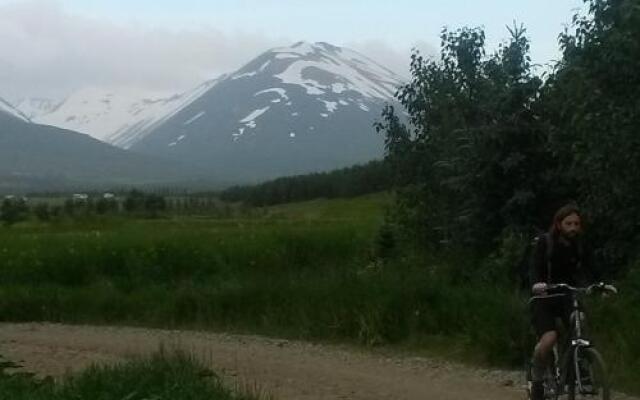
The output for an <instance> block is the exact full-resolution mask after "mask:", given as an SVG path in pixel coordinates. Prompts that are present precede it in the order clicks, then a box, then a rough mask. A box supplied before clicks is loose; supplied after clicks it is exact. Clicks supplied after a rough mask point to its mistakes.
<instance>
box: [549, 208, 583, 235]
mask: <svg viewBox="0 0 640 400" xmlns="http://www.w3.org/2000/svg"><path fill="white" fill-rule="evenodd" d="M582 222H583V221H582V213H581V212H580V209H579V208H578V206H577V205H576V204H573V203H570V204H567V205H566V206H564V207H562V208H560V209H559V210H558V211H556V214H555V215H554V216H553V222H552V223H551V228H550V229H549V231H550V233H551V234H552V235H553V236H554V237H559V236H563V237H565V238H566V239H574V238H576V237H577V236H578V235H580V234H581V233H582V228H583V226H582Z"/></svg>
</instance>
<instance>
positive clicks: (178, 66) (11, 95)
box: [0, 0, 434, 100]
mask: <svg viewBox="0 0 640 400" xmlns="http://www.w3.org/2000/svg"><path fill="white" fill-rule="evenodd" d="M299 39H300V38H287V37H274V36H269V35H265V34H260V33H242V32H234V33H232V34H230V33H227V32H223V31H221V30H219V29H216V28H215V27H212V26H208V27H207V26H201V27H196V28H193V29H183V30H176V29H169V28H153V27H150V26H145V25H140V24H135V23H133V22H131V23H116V22H113V21H109V20H107V19H102V18H100V19H97V18H92V17H88V16H82V15H75V14H72V13H70V12H69V11H68V10H65V9H64V7H63V6H62V5H60V4H59V3H57V2H56V1H55V0H30V1H26V2H25V1H20V2H13V3H6V2H5V3H0V97H5V98H8V99H10V100H16V99H18V98H21V97H35V96H41V97H57V98H60V97H62V96H65V95H67V94H68V93H70V92H71V91H73V90H76V89H79V88H81V87H86V86H98V87H109V88H112V87H123V86H125V87H135V88H139V89H145V90H156V91H161V92H173V91H180V90H186V89H187V88H190V87H192V86H195V85H197V84H199V83H201V82H202V81H204V80H206V79H210V78H214V77H216V76H218V75H220V74H222V73H226V72H230V71H233V70H235V69H237V68H239V67H241V66H242V65H243V64H244V63H246V62H248V61H250V60H251V59H252V58H254V57H256V56H257V55H258V54H260V53H261V52H263V51H265V50H267V49H269V48H271V47H277V46H285V45H288V44H291V43H293V42H295V41H297V40H299ZM346 45H347V46H349V47H352V48H354V49H355V50H358V51H360V52H362V53H363V54H365V55H367V56H369V57H371V58H372V59H374V60H376V61H378V62H380V63H381V64H383V65H385V66H387V67H388V68H390V69H392V70H394V71H396V72H397V73H399V74H401V75H404V76H408V70H409V61H410V59H409V56H410V48H409V47H407V48H395V47H393V46H391V45H390V44H388V43H385V42H383V41H379V40H368V41H360V42H347V43H346ZM414 46H415V47H418V48H420V49H421V50H422V51H423V52H426V53H427V54H429V53H432V52H433V51H434V48H433V47H432V46H430V45H429V44H427V43H424V42H419V43H415V44H414Z"/></svg>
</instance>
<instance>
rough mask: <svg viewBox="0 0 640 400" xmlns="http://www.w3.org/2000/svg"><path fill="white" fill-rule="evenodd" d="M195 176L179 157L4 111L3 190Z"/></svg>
mask: <svg viewBox="0 0 640 400" xmlns="http://www.w3.org/2000/svg"><path fill="white" fill-rule="evenodd" d="M194 176H197V175H196V173H195V171H194V170H193V169H190V168H187V167H183V166H179V165H178V164H177V163H175V162H170V161H167V160H162V159H157V158H154V157H151V156H145V155H140V154H136V153H133V152H128V151H125V150H123V149H120V148H117V147H114V146H111V145H109V144H106V143H103V142H100V141H98V140H96V139H93V138H91V137H90V136H87V135H83V134H80V133H77V132H73V131H68V130H64V129H60V128H56V127H52V126H43V125H37V124H33V123H30V122H29V121H28V120H26V119H25V118H24V116H22V115H20V114H16V112H15V111H12V110H10V109H9V108H7V109H3V110H0V193H3V192H6V191H10V190H12V189H24V190H37V189H40V190H41V189H60V188H63V187H67V188H72V187H85V188H86V187H94V188H98V187H107V186H109V185H111V186H116V185H133V184H141V183H147V184H154V183H155V184H162V183H168V182H181V181H185V180H187V179H193V177H194Z"/></svg>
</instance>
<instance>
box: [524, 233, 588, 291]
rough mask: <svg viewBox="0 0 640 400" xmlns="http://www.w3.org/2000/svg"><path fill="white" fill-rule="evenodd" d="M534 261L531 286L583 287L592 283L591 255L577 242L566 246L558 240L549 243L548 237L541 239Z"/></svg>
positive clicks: (538, 241) (543, 236)
mask: <svg viewBox="0 0 640 400" xmlns="http://www.w3.org/2000/svg"><path fill="white" fill-rule="evenodd" d="M549 245H551V248H550V249H549V248H548V247H549ZM533 257H534V260H533V268H532V271H531V282H532V283H536V282H546V283H566V284H569V285H572V286H585V285H588V284H590V283H593V282H594V281H595V274H594V268H593V257H592V251H591V249H590V248H589V247H588V246H587V245H586V244H585V243H583V242H582V241H581V240H580V239H579V238H578V239H576V240H572V241H571V242H570V243H569V244H566V243H565V242H564V241H561V240H558V239H557V238H553V239H551V238H550V236H549V234H548V233H546V234H544V235H541V236H540V237H539V238H538V240H537V244H536V247H535V250H534V254H533Z"/></svg>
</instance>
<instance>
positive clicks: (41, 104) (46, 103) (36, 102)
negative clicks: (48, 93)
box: [15, 97, 60, 120]
mask: <svg viewBox="0 0 640 400" xmlns="http://www.w3.org/2000/svg"><path fill="white" fill-rule="evenodd" d="M59 104H60V101H58V100H53V99H46V98H42V97H29V98H24V99H22V100H20V101H18V102H17V103H15V109H16V110H18V111H20V112H21V113H22V114H23V115H25V116H26V117H27V118H29V119H31V120H33V119H34V118H37V117H39V116H41V115H44V114H48V113H50V112H52V111H53V110H55V109H56V107H58V105H59Z"/></svg>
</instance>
